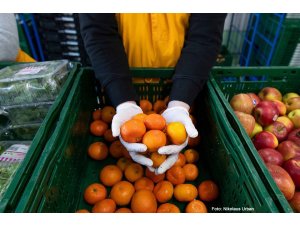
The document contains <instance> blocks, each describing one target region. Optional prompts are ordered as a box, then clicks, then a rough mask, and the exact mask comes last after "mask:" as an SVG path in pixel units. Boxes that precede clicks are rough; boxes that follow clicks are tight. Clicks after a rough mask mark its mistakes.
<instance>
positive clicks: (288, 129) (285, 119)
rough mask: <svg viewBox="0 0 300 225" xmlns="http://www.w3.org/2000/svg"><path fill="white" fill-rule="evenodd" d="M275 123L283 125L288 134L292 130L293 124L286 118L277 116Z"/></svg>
mask: <svg viewBox="0 0 300 225" xmlns="http://www.w3.org/2000/svg"><path fill="white" fill-rule="evenodd" d="M276 121H278V122H281V123H283V124H284V125H285V127H286V129H287V132H288V133H290V132H291V131H292V130H293V129H294V124H293V122H292V121H291V120H290V119H289V118H288V117H287V116H279V117H278V118H277V120H276Z"/></svg>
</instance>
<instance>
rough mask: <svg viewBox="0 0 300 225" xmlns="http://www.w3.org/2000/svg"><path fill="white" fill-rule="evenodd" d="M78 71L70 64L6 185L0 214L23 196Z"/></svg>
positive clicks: (14, 206) (75, 66)
mask: <svg viewBox="0 0 300 225" xmlns="http://www.w3.org/2000/svg"><path fill="white" fill-rule="evenodd" d="M5 65H12V64H10V63H9V64H4V63H3V64H1V65H0V67H1V66H3V67H4V66H5ZM78 70H79V64H76V63H75V64H72V69H71V71H70V72H69V75H68V78H67V80H66V81H65V84H64V85H63V87H62V89H61V91H60V93H59V95H58V96H57V98H56V100H55V102H54V103H53V105H52V106H51V107H50V109H49V111H48V113H47V115H46V117H45V119H44V121H43V123H42V124H41V126H40V128H39V129H38V131H37V133H36V135H35V137H34V139H33V140H32V143H31V145H30V148H29V150H28V152H27V154H26V157H25V158H24V160H23V162H22V164H21V165H20V166H19V168H18V170H17V171H16V173H15V175H14V177H13V179H12V181H11V183H10V184H9V185H8V187H7V190H6V192H5V193H4V195H3V197H2V199H1V200H0V212H13V211H14V210H15V208H16V205H17V204H18V202H19V200H20V198H21V197H22V195H23V191H24V189H25V186H26V184H27V182H28V181H29V179H30V177H31V175H32V172H33V171H34V168H35V166H36V163H37V161H38V160H39V158H40V155H41V154H42V152H43V149H44V147H45V145H46V143H47V141H48V140H49V137H50V136H51V135H52V132H53V130H54V129H55V126H56V122H57V120H58V117H59V114H60V111H61V109H62V108H63V106H64V102H65V101H66V99H67V97H68V94H69V91H70V90H71V87H72V84H73V82H74V80H75V77H76V76H77V73H78Z"/></svg>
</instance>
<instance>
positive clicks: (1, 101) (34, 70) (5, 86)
mask: <svg viewBox="0 0 300 225" xmlns="http://www.w3.org/2000/svg"><path fill="white" fill-rule="evenodd" d="M68 71H69V62H68V60H55V61H46V62H37V63H24V64H16V65H12V66H7V67H5V68H3V69H1V70H0V105H1V106H7V105H18V104H27V103H34V102H42V101H53V100H55V98H56V96H57V94H58V92H59V90H60V88H61V86H62V85H63V83H64V81H65V79H66V77H67V74H68Z"/></svg>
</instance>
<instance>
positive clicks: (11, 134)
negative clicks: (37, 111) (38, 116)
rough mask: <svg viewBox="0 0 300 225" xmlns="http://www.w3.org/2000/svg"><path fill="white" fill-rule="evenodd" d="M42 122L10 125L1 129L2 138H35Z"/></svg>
mask: <svg viewBox="0 0 300 225" xmlns="http://www.w3.org/2000/svg"><path fill="white" fill-rule="evenodd" d="M40 126H41V123H33V124H25V125H10V126H8V127H7V128H5V129H0V141H1V140H12V141H13V140H28V141H29V140H33V138H34V136H35V134H36V132H37V131H38V129H39V128H40Z"/></svg>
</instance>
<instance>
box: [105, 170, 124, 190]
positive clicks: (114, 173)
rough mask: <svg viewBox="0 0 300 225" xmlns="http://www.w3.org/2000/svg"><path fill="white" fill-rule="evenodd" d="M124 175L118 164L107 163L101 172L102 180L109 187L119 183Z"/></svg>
mask: <svg viewBox="0 0 300 225" xmlns="http://www.w3.org/2000/svg"><path fill="white" fill-rule="evenodd" d="M122 177H123V174H122V171H121V169H120V168H119V167H118V166H116V165H107V166H105V167H104V168H103V169H102V170H101V172H100V180H101V182H102V183H103V184H104V185H105V186H108V187H111V186H113V185H114V184H116V183H118V182H119V181H120V180H122Z"/></svg>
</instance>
